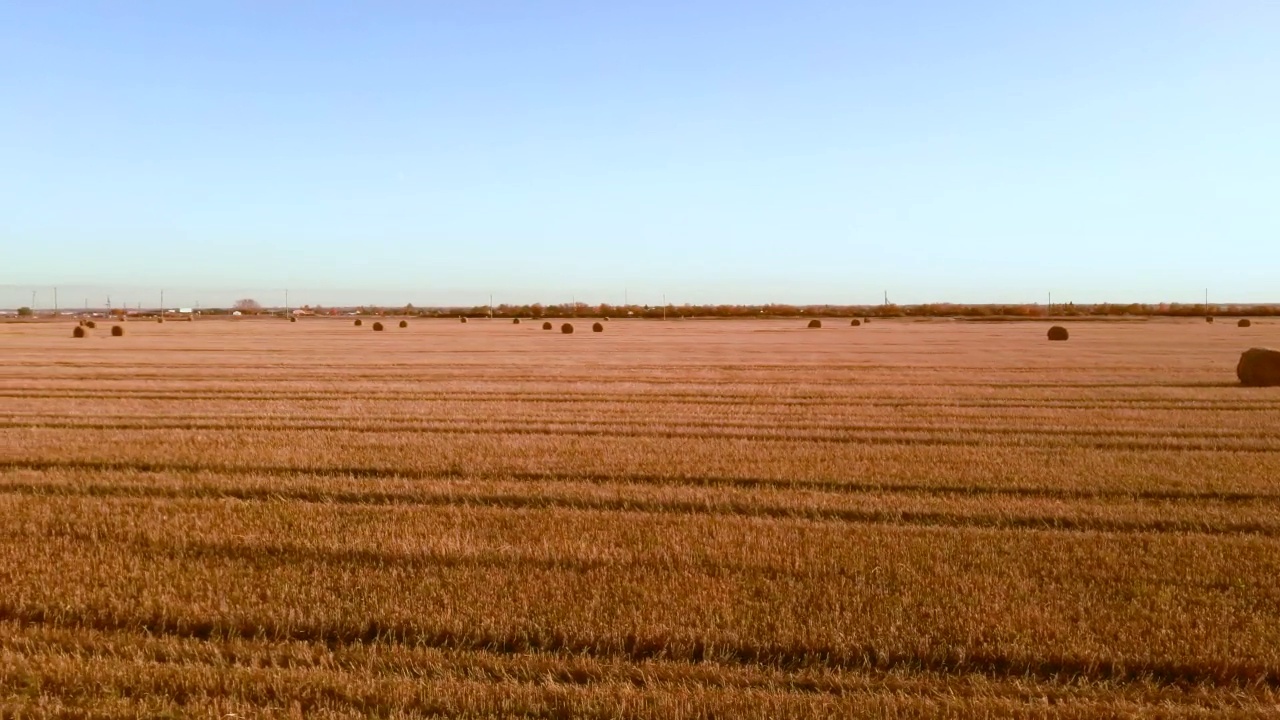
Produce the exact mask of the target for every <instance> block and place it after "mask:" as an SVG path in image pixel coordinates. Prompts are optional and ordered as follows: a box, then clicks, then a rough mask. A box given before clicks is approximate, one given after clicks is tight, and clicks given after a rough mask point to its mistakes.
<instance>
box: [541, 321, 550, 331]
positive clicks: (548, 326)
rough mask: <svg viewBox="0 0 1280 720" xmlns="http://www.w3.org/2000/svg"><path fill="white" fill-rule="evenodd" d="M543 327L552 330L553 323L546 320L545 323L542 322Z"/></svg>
mask: <svg viewBox="0 0 1280 720" xmlns="http://www.w3.org/2000/svg"><path fill="white" fill-rule="evenodd" d="M542 329H543V330H550V329H551V323H549V322H544V323H542Z"/></svg>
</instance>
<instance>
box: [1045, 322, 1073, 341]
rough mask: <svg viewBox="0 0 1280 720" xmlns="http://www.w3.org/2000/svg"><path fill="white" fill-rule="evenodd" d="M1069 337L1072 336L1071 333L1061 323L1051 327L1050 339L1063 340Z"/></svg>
mask: <svg viewBox="0 0 1280 720" xmlns="http://www.w3.org/2000/svg"><path fill="white" fill-rule="evenodd" d="M1069 337H1071V333H1069V332H1067V329H1066V328H1064V327H1062V326H1061V325H1054V326H1053V327H1051V328H1049V339H1050V340H1055V341H1062V340H1066V339H1067V338H1069Z"/></svg>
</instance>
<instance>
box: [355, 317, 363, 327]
mask: <svg viewBox="0 0 1280 720" xmlns="http://www.w3.org/2000/svg"><path fill="white" fill-rule="evenodd" d="M363 324H364V321H363V320H361V319H360V318H356V321H355V326H356V327H360V326H361V325H363Z"/></svg>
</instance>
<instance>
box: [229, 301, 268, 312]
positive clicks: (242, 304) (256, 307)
mask: <svg viewBox="0 0 1280 720" xmlns="http://www.w3.org/2000/svg"><path fill="white" fill-rule="evenodd" d="M231 307H232V308H234V309H236V310H239V311H240V312H242V313H259V312H262V305H260V304H259V303H258V301H257V300H254V299H252V298H243V299H240V300H237V301H236V303H235V304H234V305H232V306H231Z"/></svg>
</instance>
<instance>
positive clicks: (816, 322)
mask: <svg viewBox="0 0 1280 720" xmlns="http://www.w3.org/2000/svg"><path fill="white" fill-rule="evenodd" d="M809 327H811V328H820V327H822V321H821V320H818V319H816V318H815V319H813V320H810V321H809Z"/></svg>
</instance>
